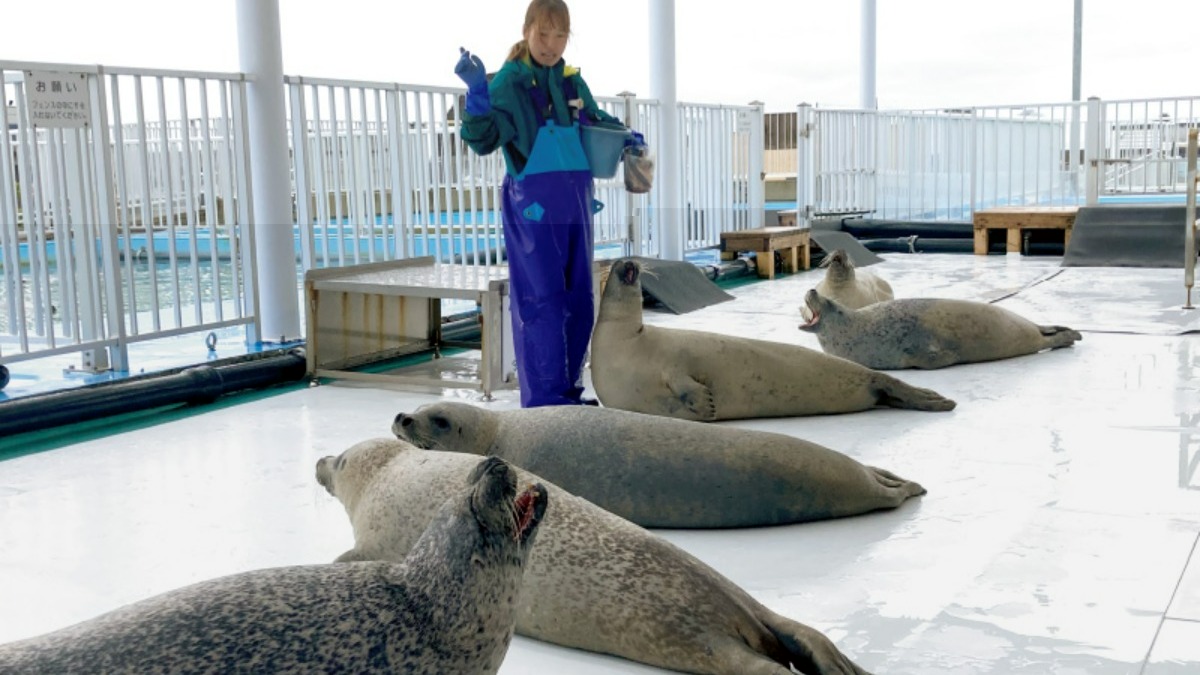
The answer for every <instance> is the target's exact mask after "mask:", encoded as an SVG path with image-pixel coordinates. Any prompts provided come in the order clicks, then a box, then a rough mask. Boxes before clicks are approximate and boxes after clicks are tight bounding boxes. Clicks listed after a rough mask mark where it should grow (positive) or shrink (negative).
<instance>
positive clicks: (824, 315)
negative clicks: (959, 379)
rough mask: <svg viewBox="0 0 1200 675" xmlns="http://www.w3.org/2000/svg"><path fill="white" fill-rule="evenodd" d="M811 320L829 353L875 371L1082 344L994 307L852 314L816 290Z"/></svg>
mask: <svg viewBox="0 0 1200 675" xmlns="http://www.w3.org/2000/svg"><path fill="white" fill-rule="evenodd" d="M804 302H805V305H806V306H805V308H804V309H805V310H807V312H804V311H802V314H807V317H808V320H807V321H806V322H805V323H803V324H801V326H800V330H803V331H807V332H810V333H816V335H817V339H818V340H819V341H820V342H821V348H822V349H824V350H825V351H826V352H828V353H830V354H833V355H835V356H840V357H842V358H844V359H849V360H851V361H854V362H855V363H860V364H862V365H864V366H866V367H868V368H878V369H880V370H894V369H899V368H925V369H931V368H945V367H946V366H952V365H954V364H956V363H977V362H980V361H996V360H999V359H1007V358H1011V357H1014V356H1022V355H1025V354H1033V353H1036V352H1040V351H1042V350H1043V349H1058V348H1060V347H1070V346H1071V345H1073V344H1075V342H1076V341H1078V340H1082V339H1083V336H1082V335H1080V334H1079V331H1075V330H1071V329H1070V328H1067V327H1066V326H1039V325H1038V324H1035V323H1034V322H1032V321H1030V320H1029V319H1026V318H1024V317H1022V316H1020V315H1019V314H1016V313H1014V312H1012V311H1009V310H1007V309H1005V308H1003V307H997V306H996V305H991V304H988V303H986V302H974V301H971V300H951V299H943V298H906V299H902V300H888V301H885V302H880V303H876V304H874V305H870V306H867V307H863V308H862V309H847V308H846V307H843V306H842V305H841V304H839V303H838V302H837V301H835V300H830V299H829V298H825V297H822V296H821V294H820V293H818V292H817V291H816V289H813V290H810V291H809V292H808V293H807V294H806V295H805V296H804Z"/></svg>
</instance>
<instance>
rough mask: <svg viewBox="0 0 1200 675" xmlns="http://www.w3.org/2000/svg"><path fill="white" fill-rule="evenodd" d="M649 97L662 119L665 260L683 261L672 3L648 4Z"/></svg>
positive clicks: (660, 190) (660, 156)
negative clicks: (654, 100) (654, 103)
mask: <svg viewBox="0 0 1200 675" xmlns="http://www.w3.org/2000/svg"><path fill="white" fill-rule="evenodd" d="M650 96H651V98H655V99H658V104H659V113H660V115H661V116H662V118H661V119H662V124H661V126H660V127H659V128H660V134H659V135H660V138H658V139H651V141H650V142H651V143H652V144H656V145H657V146H658V185H659V188H658V194H659V198H660V203H659V204H658V208H657V209H656V211H657V216H658V222H659V231H660V232H661V233H662V241H661V242H660V244H659V252H660V255H661V257H662V258H663V259H664V260H683V253H684V242H683V204H682V199H681V196H680V190H679V187H680V186H679V174H680V171H681V168H682V164H683V162H682V161H681V160H682V156H683V153H682V143H681V142H680V137H679V110H678V108H679V104H678V101H677V100H676V97H675V0H650Z"/></svg>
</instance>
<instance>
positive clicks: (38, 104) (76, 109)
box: [25, 70, 92, 129]
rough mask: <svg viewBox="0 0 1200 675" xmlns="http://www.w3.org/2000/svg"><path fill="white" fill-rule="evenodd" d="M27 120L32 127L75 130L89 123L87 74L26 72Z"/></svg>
mask: <svg viewBox="0 0 1200 675" xmlns="http://www.w3.org/2000/svg"><path fill="white" fill-rule="evenodd" d="M25 98H26V100H27V101H28V102H29V121H30V123H32V124H33V126H35V127H59V128H63V129H74V128H80V127H85V126H87V125H88V124H89V123H90V122H91V117H92V115H91V106H90V105H89V103H88V86H87V75H86V74H84V73H56V72H52V71H36V70H27V71H25Z"/></svg>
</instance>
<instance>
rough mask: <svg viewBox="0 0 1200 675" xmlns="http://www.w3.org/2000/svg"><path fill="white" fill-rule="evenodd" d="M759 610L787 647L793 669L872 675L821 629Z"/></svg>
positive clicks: (764, 622) (785, 647)
mask: <svg viewBox="0 0 1200 675" xmlns="http://www.w3.org/2000/svg"><path fill="white" fill-rule="evenodd" d="M759 611H760V612H762V615H761V616H760V617H759V619H760V620H761V621H762V622H763V625H765V626H766V627H767V630H769V631H771V633H773V634H774V635H775V637H776V638H777V639H778V640H779V642H780V644H781V645H782V646H783V648H784V649H785V650H787V655H788V659H789V660H790V661H791V665H792V667H794V668H795V669H796V670H798V671H800V672H802V673H846V674H847V675H871V674H870V673H869V672H867V671H866V670H864V669H862V668H860V667H858V665H857V664H855V663H854V662H853V661H851V660H850V657H848V656H846V655H845V654H843V653H842V652H841V650H840V649H838V648H837V646H836V645H834V644H833V641H832V640H830V639H829V638H827V637H825V635H824V634H823V633H821V632H820V631H818V630H816V629H814V628H810V627H808V626H805V625H804V624H802V623H799V622H797V621H792V620H791V619H789V618H787V617H784V616H780V615H778V614H776V613H774V612H771V611H770V610H766V609H760V610H759ZM784 672H786V671H784Z"/></svg>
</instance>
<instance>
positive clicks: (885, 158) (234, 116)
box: [0, 61, 1200, 370]
mask: <svg viewBox="0 0 1200 675" xmlns="http://www.w3.org/2000/svg"><path fill="white" fill-rule="evenodd" d="M0 75H3V79H4V97H5V100H6V101H12V104H11V105H6V106H5V107H4V108H3V115H2V117H0V122H2V123H3V127H4V129H5V133H3V134H0V267H2V268H3V272H4V276H3V282H2V283H0V367H2V366H3V364H5V363H9V362H14V361H20V360H23V359H29V358H35V357H40V356H49V355H52V354H61V353H80V354H81V355H82V357H83V366H84V367H85V368H94V369H101V368H105V367H112V368H116V369H120V370H125V369H128V365H129V364H128V353H127V348H128V346H129V345H130V344H132V343H134V342H137V341H144V340H150V339H155V338H161V337H167V336H172V335H182V334H188V333H194V332H202V331H209V330H212V329H216V328H224V327H233V326H241V327H244V328H245V330H246V336H247V341H249V342H257V341H258V340H259V333H258V330H259V329H258V321H257V300H256V298H257V294H256V290H255V289H256V270H255V262H254V255H253V248H254V237H253V234H254V233H253V228H252V225H253V223H252V216H251V212H250V211H251V210H250V200H249V195H250V184H249V183H250V179H249V170H248V168H249V162H250V158H249V156H248V149H247V142H246V133H247V132H246V124H245V121H244V120H245V115H244V106H245V100H246V98H245V82H244V78H243V77H242V76H241V75H239V74H229V73H203V72H180V71H155V70H145V69H138V70H133V69H120V68H103V67H98V66H71V65H62V64H36V63H23V62H2V61H0ZM38 77H71V78H75V80H73V81H77V82H80V83H83V86H84V88H85V89H86V101H87V102H86V104H82V105H83V106H84V108H86V112H87V123H86V125H84V126H81V127H71V128H49V127H46V126H44V125H39V124H35V123H33V121H32V120H31V119H30V116H29V115H30V110H31V107H30V90H29V80H30V79H31V78H38ZM285 80H286V81H285V82H284V83H283V86H284V87H285V88H286V89H285V90H286V94H287V101H288V112H287V116H288V120H287V123H288V127H289V128H288V134H289V139H290V142H291V166H290V167H288V168H289V169H290V170H291V173H292V181H293V187H294V190H295V195H296V196H297V198H296V199H295V202H294V206H295V218H296V221H295V222H296V225H295V239H294V240H295V242H296V243H295V247H296V256H297V272H298V273H302V272H303V271H305V270H307V269H309V268H312V267H324V266H341V265H347V264H354V263H359V262H371V261H379V260H392V259H398V258H406V257H410V256H418V255H433V256H436V257H437V258H438V259H439V260H443V261H451V260H458V261H462V262H465V263H469V264H479V265H490V264H494V263H496V262H498V261H499V260H501V259H502V256H501V255H500V249H501V247H502V246H501V245H502V241H501V228H500V213H499V211H500V185H501V181H502V179H503V176H504V167H503V164H502V159H501V157H500V155H499V153H496V154H493V155H491V156H488V157H478V156H476V155H475V154H474V153H473V152H471V151H469V150H468V149H467V148H466V146H465V145H464V144H463V143H462V141H461V138H460V137H459V133H458V131H459V130H458V125H457V120H458V119H459V118H460V115H461V105H462V102H461V99H460V95H461V93H462V92H461V90H458V89H453V88H438V87H419V86H410V85H401V84H395V83H373V82H357V81H346V80H326V79H312V78H302V77H288V78H285ZM600 103H601V105H603V106H604V107H605V109H607V110H609V111H610V112H612V113H614V114H616V115H617V116H619V117H621V118H623V119H625V120H626V122H627V123H628V124H629V125H630V126H632V127H634V128H636V129H638V130H640V131H642V132H643V133H644V134H645V135H646V137H647V139H649V141H650V142H651V146H652V147H654V146H655V145H656V143H655V139H656V138H657V136H658V134H659V133H660V130H661V129H662V127H663V124H662V111H661V109H660V106H659V104H658V102H657V101H652V100H644V99H637V98H635V97H634V96H632V95H626V96H620V97H610V98H602V99H600ZM1198 107H1200V98H1173V99H1154V100H1148V101H1115V102H1102V101H1099V100H1096V99H1091V100H1089V101H1087V102H1085V103H1060V104H1038V105H1023V106H1001V107H987V108H961V109H946V110H936V111H861V110H858V111H856V110H818V109H815V108H812V107H811V106H807V105H802V106H800V107H799V108H798V110H797V112H796V115H795V116H793V117H784V116H779V115H772V116H769V117H768V116H765V115H764V114H763V111H762V107H761V106H759V105H750V106H723V105H697V104H687V103H685V104H681V105H680V106H679V108H678V110H677V113H676V114H677V115H678V122H679V124H678V128H679V130H680V136H681V138H680V141H681V142H680V144H679V146H678V148H679V153H680V155H679V157H677V158H676V159H677V160H678V166H679V167H680V171H681V175H680V177H679V178H680V180H679V181H678V182H679V194H678V195H675V196H674V197H675V198H674V199H671V200H668V199H665V195H663V194H661V189H660V188H659V187H655V188H654V189H653V190H651V192H650V193H649V194H646V195H631V194H629V193H627V192H626V191H625V190H624V189H623V186H622V183H621V178H620V177H619V175H618V177H617V178H614V179H610V180H600V181H597V186H596V188H597V198H598V199H599V200H600V201H602V202H604V203H605V208H604V209H603V210H602V211H601V212H600V213H599V214H598V215H597V218H596V227H595V237H596V244H597V245H598V246H605V247H608V248H609V250H610V251H612V252H616V253H629V254H637V255H644V256H650V257H653V256H657V255H659V252H660V251H661V242H662V239H663V232H662V227H663V223H664V221H665V220H666V219H665V218H663V216H662V214H663V212H664V211H663V209H664V204H666V203H668V202H669V203H678V204H679V205H680V207H681V209H682V213H681V214H679V215H680V217H679V219H678V222H680V223H681V224H682V226H683V229H684V231H683V238H684V242H685V243H684V248H685V250H686V251H694V250H698V249H703V248H712V247H714V246H717V245H718V244H719V241H720V234H721V232H724V231H731V230H740V229H747V228H753V227H759V226H761V225H762V224H763V215H764V180H765V179H768V178H774V177H779V176H781V175H783V176H786V175H788V171H787V170H786V168H787V166H788V156H789V154H788V153H789V152H790V153H791V155H790V156H791V160H790V162H791V164H790V165H791V167H792V170H791V175H794V176H795V177H796V199H797V205H798V207H799V208H800V209H801V214H802V218H804V219H809V218H813V217H818V216H824V215H845V214H869V215H871V216H872V217H875V218H888V219H910V220H969V219H970V217H971V214H972V212H973V211H974V210H976V209H978V208H982V207H985V206H993V205H1006V204H1079V203H1095V202H1096V201H1097V200H1098V199H1099V198H1100V197H1101V196H1102V195H1117V194H1139V195H1141V194H1162V193H1171V192H1177V193H1182V192H1183V191H1184V183H1185V178H1186V166H1185V148H1186V139H1187V134H1188V132H1189V131H1190V130H1194V129H1196V128H1197V126H1198V120H1197V115H1198V114H1200V110H1198ZM789 143H790V144H791V145H793V146H795V147H794V149H790V150H789V148H788V145H789ZM299 276H300V274H298V278H299Z"/></svg>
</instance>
